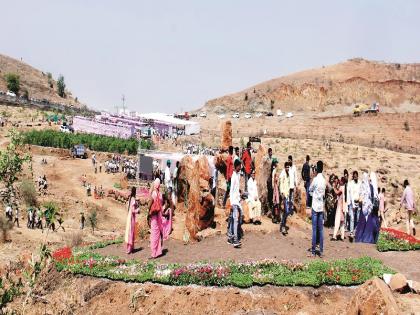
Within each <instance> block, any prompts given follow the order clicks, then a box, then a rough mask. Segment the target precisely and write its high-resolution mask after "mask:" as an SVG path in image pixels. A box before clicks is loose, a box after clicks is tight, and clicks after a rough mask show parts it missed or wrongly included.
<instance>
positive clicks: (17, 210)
mask: <svg viewBox="0 0 420 315" xmlns="http://www.w3.org/2000/svg"><path fill="white" fill-rule="evenodd" d="M15 223H16V225H17V227H19V208H18V207H17V206H16V209H15V219H14V220H13V225H15Z"/></svg>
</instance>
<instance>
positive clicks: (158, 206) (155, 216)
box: [149, 178, 163, 258]
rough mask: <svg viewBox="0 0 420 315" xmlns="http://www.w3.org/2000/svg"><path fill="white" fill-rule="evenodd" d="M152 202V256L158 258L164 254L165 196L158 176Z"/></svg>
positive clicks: (150, 215) (150, 212) (150, 213)
mask: <svg viewBox="0 0 420 315" xmlns="http://www.w3.org/2000/svg"><path fill="white" fill-rule="evenodd" d="M151 197H152V200H151V203H150V207H149V218H150V250H151V251H152V256H151V258H157V257H159V256H161V255H162V232H163V227H162V205H163V197H162V193H161V192H160V179H159V178H156V179H155V181H154V183H153V190H152V193H151Z"/></svg>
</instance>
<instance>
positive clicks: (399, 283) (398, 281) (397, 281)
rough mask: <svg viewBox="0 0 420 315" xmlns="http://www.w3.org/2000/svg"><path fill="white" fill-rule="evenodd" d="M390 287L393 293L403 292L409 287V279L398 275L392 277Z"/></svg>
mask: <svg viewBox="0 0 420 315" xmlns="http://www.w3.org/2000/svg"><path fill="white" fill-rule="evenodd" d="M389 287H390V288H391V290H392V291H402V290H404V289H405V288H406V287H407V278H406V277H405V276H404V275H403V274H401V273H397V274H395V275H393V276H392V277H391V281H390V282H389Z"/></svg>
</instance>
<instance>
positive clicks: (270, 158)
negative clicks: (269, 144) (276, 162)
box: [264, 148, 273, 214]
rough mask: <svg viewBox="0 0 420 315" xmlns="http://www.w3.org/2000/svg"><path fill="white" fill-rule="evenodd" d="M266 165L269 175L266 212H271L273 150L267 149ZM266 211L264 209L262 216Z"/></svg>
mask: <svg viewBox="0 0 420 315" xmlns="http://www.w3.org/2000/svg"><path fill="white" fill-rule="evenodd" d="M265 159H266V163H267V164H268V165H270V167H271V169H270V173H269V175H268V178H267V200H268V209H269V210H268V211H272V209H273V178H272V174H273V149H272V148H268V155H267V156H266V158H265ZM265 211H266V209H264V214H267V213H266V212H265Z"/></svg>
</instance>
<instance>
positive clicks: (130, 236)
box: [125, 187, 140, 254]
mask: <svg viewBox="0 0 420 315" xmlns="http://www.w3.org/2000/svg"><path fill="white" fill-rule="evenodd" d="M139 212H140V209H139V206H138V204H137V201H136V187H132V188H131V194H130V199H129V200H128V215H127V223H126V226H125V244H126V249H127V254H131V253H132V252H133V250H134V242H135V239H136V235H135V233H136V214H138V213H139Z"/></svg>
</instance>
